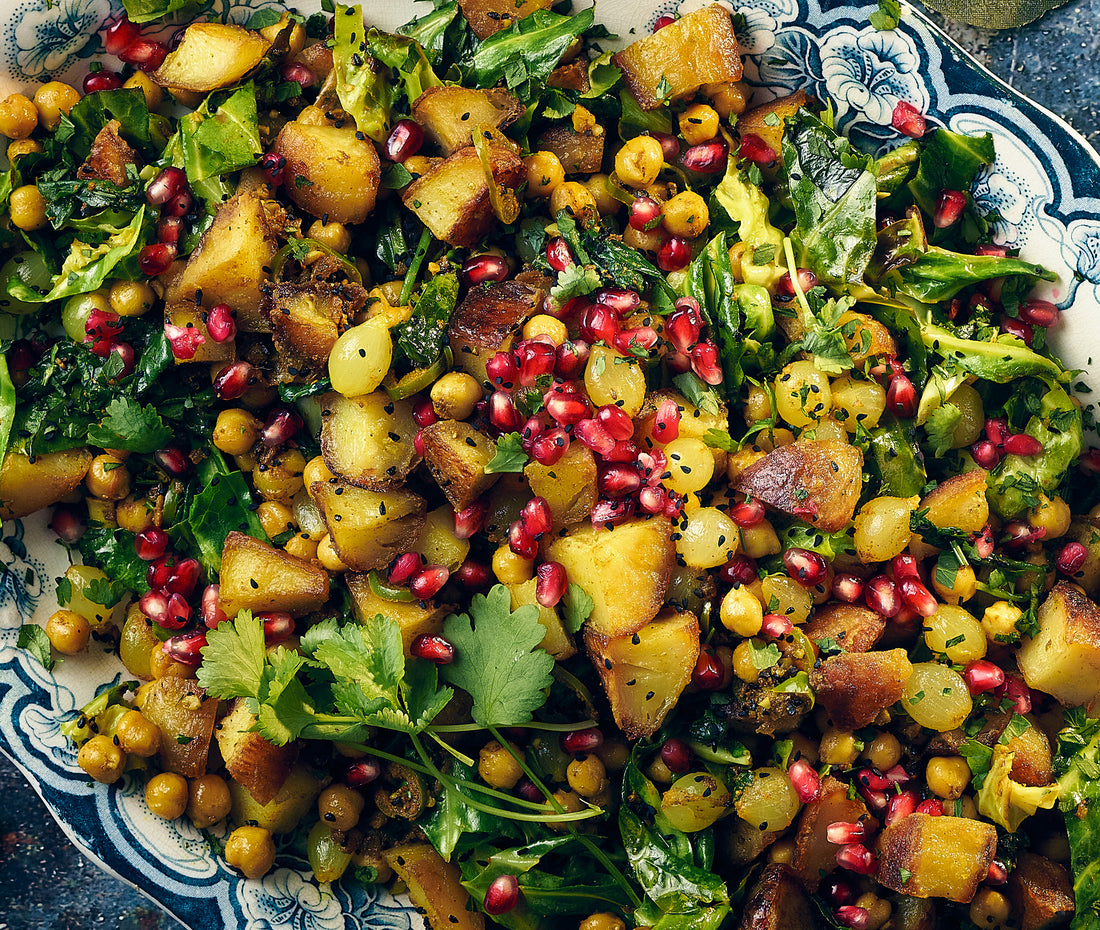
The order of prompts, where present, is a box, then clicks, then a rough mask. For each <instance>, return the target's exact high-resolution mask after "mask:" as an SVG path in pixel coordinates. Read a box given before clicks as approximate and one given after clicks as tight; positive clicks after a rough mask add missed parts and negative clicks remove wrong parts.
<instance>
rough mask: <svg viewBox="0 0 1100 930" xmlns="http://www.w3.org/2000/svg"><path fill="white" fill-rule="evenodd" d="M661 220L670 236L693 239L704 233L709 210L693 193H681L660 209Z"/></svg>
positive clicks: (700, 198) (708, 219)
mask: <svg viewBox="0 0 1100 930" xmlns="http://www.w3.org/2000/svg"><path fill="white" fill-rule="evenodd" d="M661 218H662V219H661V221H662V223H663V224H664V227H665V229H667V230H668V232H669V233H670V234H671V235H673V236H682V237H683V238H684V239H694V238H695V237H696V236H700V235H702V234H703V233H704V232H705V231H706V228H707V224H708V223H709V222H710V210H708V209H707V202H706V201H705V200H704V199H703V198H702V197H700V196H699V195H698V194H697V193H695V191H682V192H681V193H679V194H677V195H676V196H675V197H673V198H672V199H671V200H669V201H667V202H666V203H665V205H664V206H663V207H661Z"/></svg>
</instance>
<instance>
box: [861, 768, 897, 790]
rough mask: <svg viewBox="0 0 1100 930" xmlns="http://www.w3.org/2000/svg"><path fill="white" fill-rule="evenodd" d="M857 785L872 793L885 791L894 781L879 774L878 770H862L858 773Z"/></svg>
mask: <svg viewBox="0 0 1100 930" xmlns="http://www.w3.org/2000/svg"><path fill="white" fill-rule="evenodd" d="M856 783H857V784H858V785H860V786H862V787H864V788H870V789H871V790H872V791H885V790H886V789H887V788H889V787H890V786H891V785H893V781H892V780H891V779H889V778H887V777H886V776H885V775H883V774H882V773H881V772H879V771H878V770H877V769H872V768H862V769H860V770H859V771H858V772H856Z"/></svg>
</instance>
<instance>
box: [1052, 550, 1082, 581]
mask: <svg viewBox="0 0 1100 930" xmlns="http://www.w3.org/2000/svg"><path fill="white" fill-rule="evenodd" d="M1088 557H1089V550H1088V549H1086V548H1085V546H1084V544H1083V543H1079V542H1068V543H1066V544H1065V545H1064V546H1062V550H1061V551H1060V552H1059V553H1058V558H1057V559H1056V560H1055V563H1054V564H1055V566H1056V567H1057V569H1058V571H1060V572H1061V573H1062V574H1063V575H1069V576H1071V577H1072V576H1073V575H1076V574H1077V573H1078V572H1079V571H1080V570H1081V568H1082V567H1083V566H1084V564H1085V560H1086V559H1088Z"/></svg>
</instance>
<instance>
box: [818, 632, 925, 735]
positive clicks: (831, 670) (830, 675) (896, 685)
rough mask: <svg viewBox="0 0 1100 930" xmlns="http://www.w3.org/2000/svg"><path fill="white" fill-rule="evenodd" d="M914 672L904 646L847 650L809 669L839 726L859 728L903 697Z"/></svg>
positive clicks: (833, 719) (852, 728) (819, 696)
mask: <svg viewBox="0 0 1100 930" xmlns="http://www.w3.org/2000/svg"><path fill="white" fill-rule="evenodd" d="M912 672H913V666H912V664H911V663H910V662H909V657H908V656H907V655H906V653H905V650H904V649H888V650H885V651H877V652H845V653H841V654H840V655H835V656H830V657H829V658H828V659H826V660H825V661H824V662H822V663H821V664H820V665H819V666H818V667H816V668H815V669H814V670H813V671H812V672H810V685H811V686H812V687H813V689H814V693H815V694H816V695H817V699H818V701H819V702H820V703H821V704H822V706H824V708H825V710H826V712H827V713H828V714H829V717H830V718H832V721H833V723H834V724H835V725H836V726H837V727H839V728H840V729H841V730H858V729H859V728H860V727H865V726H868V725H869V724H871V723H872V722H873V721H874V719H875V718H876V717H877V716H878V715H879V712H880V711H882V710H883V709H885V708H887V707H889V706H890V705H891V704H893V703H894V702H895V701H899V700H901V697H902V695H903V694H904V693H905V683H906V682H907V681H908V680H909V676H910V675H911V674H912Z"/></svg>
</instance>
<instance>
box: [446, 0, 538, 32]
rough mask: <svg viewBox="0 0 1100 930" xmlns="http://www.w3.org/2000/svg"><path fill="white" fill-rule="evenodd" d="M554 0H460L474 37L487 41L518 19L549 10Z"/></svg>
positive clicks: (463, 13)
mask: <svg viewBox="0 0 1100 930" xmlns="http://www.w3.org/2000/svg"><path fill="white" fill-rule="evenodd" d="M553 2H554V0H459V3H458V6H459V9H461V10H462V15H463V16H465V17H466V21H467V22H468V23H469V24H470V28H471V29H472V30H473V32H474V35H476V36H477V37H478V38H479V39H487V38H489V36H491V35H492V34H493V33H494V32H500V30H501V29H507V28H508V27H509V26H511V25H512V23H514V22H515V21H516V20H517V19H523V18H524V17H525V16H530V15H531V14H532V13H534V12H535V11H536V10H548V9H550V7H551V6H552V5H553Z"/></svg>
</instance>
